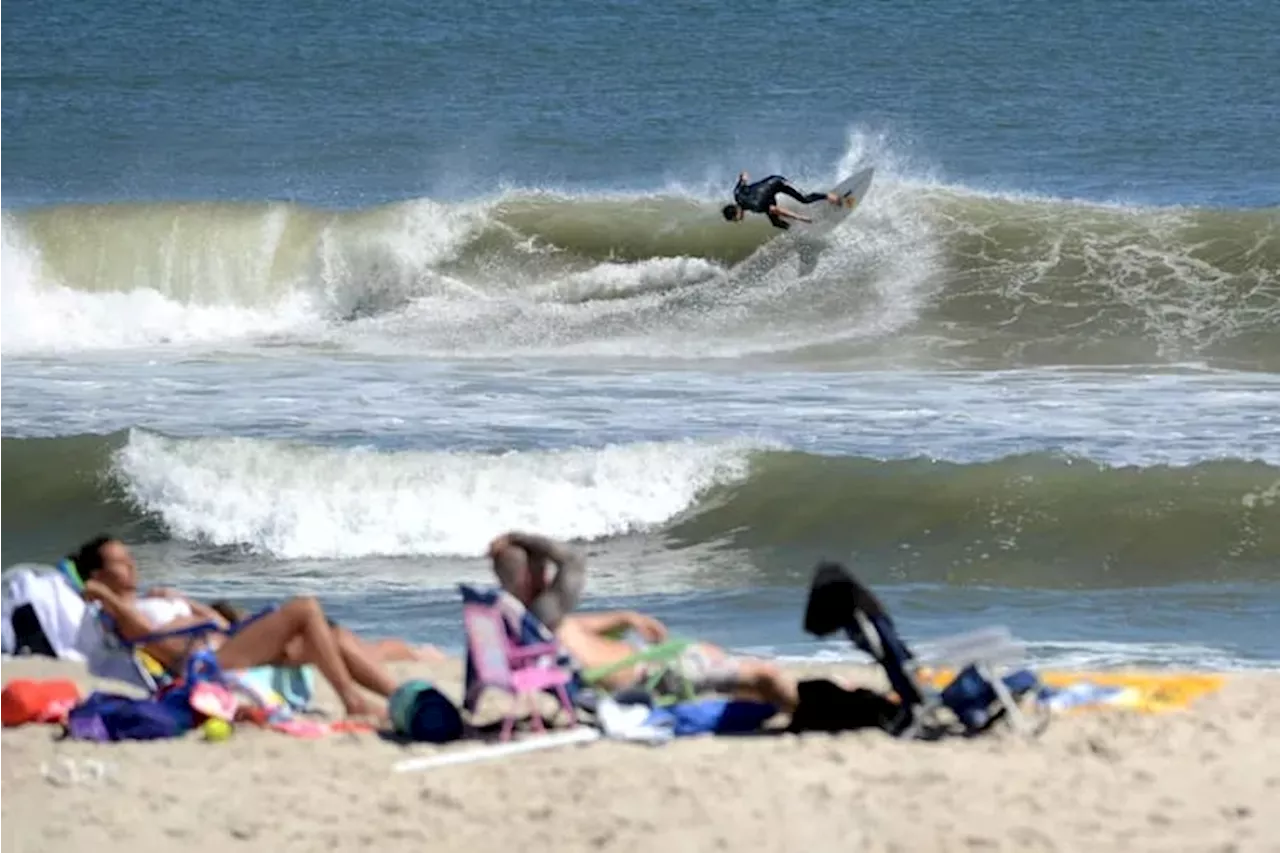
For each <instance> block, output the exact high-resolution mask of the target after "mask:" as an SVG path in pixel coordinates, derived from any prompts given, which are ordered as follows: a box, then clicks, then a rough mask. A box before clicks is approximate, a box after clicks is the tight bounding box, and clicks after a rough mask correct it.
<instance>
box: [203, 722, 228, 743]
mask: <svg viewBox="0 0 1280 853" xmlns="http://www.w3.org/2000/svg"><path fill="white" fill-rule="evenodd" d="M200 731H202V732H204V739H205V740H207V741H209V742H210V743H221V742H222V741H224V740H226V739H227V738H229V737H231V733H232V732H233V731H234V729H233V728H232V726H231V724H230V723H228V722H227V721H226V720H220V719H218V718H217V717H210V718H209V719H207V720H205V721H204V723H203V724H202V725H201V726H200Z"/></svg>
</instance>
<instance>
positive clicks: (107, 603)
mask: <svg viewBox="0 0 1280 853" xmlns="http://www.w3.org/2000/svg"><path fill="white" fill-rule="evenodd" d="M69 559H70V560H71V562H72V563H74V565H75V568H76V571H77V573H78V574H79V575H80V578H81V580H82V581H83V582H84V597H85V598H86V599H87V600H89V601H99V602H101V603H102V607H103V609H104V610H105V611H106V612H107V614H108V615H110V616H111V618H112V619H114V620H115V622H116V629H117V630H118V631H119V632H120V635H121V636H122V637H123V638H124V639H126V640H136V639H140V638H142V637H145V636H147V635H148V634H152V633H155V632H157V631H166V632H167V631H176V630H179V629H181V628H184V627H188V626H192V625H197V624H200V623H204V622H210V621H212V622H215V623H217V624H218V625H219V626H221V627H222V628H224V629H226V628H229V627H230V624H229V623H228V622H227V620H226V619H225V618H223V617H222V616H221V615H220V614H219V613H217V612H216V611H215V610H213V609H212V608H211V607H208V606H206V605H204V604H201V603H200V602H198V601H195V600H193V599H189V598H185V597H183V596H181V595H179V594H177V593H174V592H172V591H169V590H153V591H152V592H153V593H160V595H155V594H153V595H149V596H145V597H143V596H139V595H138V568H137V565H136V564H135V563H134V561H133V556H132V555H131V554H130V553H129V549H128V548H127V547H125V545H124V543H123V542H121V541H119V540H117V539H113V538H111V537H110V536H98V537H97V538H95V539H92V540H90V541H89V542H86V543H85V544H84V545H82V546H81V547H80V549H79V550H78V551H77V552H76V553H75V554H74V555H72V556H71V557H70V558H69ZM343 634H345V635H346V637H345V638H344V636H343ZM349 637H350V633H349V632H342V633H339V632H336V631H334V630H333V628H331V627H330V624H329V622H328V620H327V619H326V618H325V615H324V610H323V608H321V606H320V603H319V602H318V601H316V600H315V599H314V598H312V597H310V596H303V597H299V598H291V599H289V600H288V601H286V602H285V603H284V604H282V605H280V607H279V608H278V609H276V610H275V611H273V612H271V613H268V614H266V615H265V616H260V617H258V618H257V619H254V620H253V621H251V622H249V623H248V624H247V625H244V626H243V627H241V628H239V629H237V630H236V632H235V633H234V634H230V635H225V634H220V633H218V632H213V633H212V634H211V636H210V637H209V642H210V645H211V646H212V648H213V649H214V653H215V655H216V656H217V659H218V664H219V666H221V667H223V668H224V669H246V668H248V667H254V666H262V665H266V664H275V665H295V664H299V663H310V664H315V666H316V668H318V669H319V670H320V672H321V673H322V674H323V675H324V677H325V678H326V679H327V680H328V681H329V683H330V684H331V685H332V686H333V689H334V690H335V691H336V692H337V694H338V698H339V699H341V700H342V705H343V707H344V708H345V709H346V712H347V714H348V715H349V716H373V715H381V713H382V712H381V711H380V710H379V709H378V708H377V707H375V706H374V705H373V704H372V703H371V702H370V701H369V700H368V698H366V696H365V695H364V694H363V693H362V692H361V691H360V687H364V688H366V689H368V690H370V691H372V692H374V693H376V694H378V695H380V696H382V697H384V698H386V697H389V696H390V695H391V694H392V693H393V692H394V691H395V689H396V687H397V685H396V682H395V679H394V678H393V677H392V675H391V673H389V672H388V671H387V670H386V669H385V668H384V667H383V666H382V665H381V664H380V663H379V662H378V661H377V660H374V659H373V658H372V657H371V656H370V655H369V654H368V651H367V650H366V649H365V648H364V647H363V646H362V645H361V644H360V643H358V642H351V641H350V640H349V639H347V638H349ZM143 648H144V649H145V651H146V652H147V653H148V654H150V655H151V656H152V657H154V658H156V660H158V661H160V663H161V664H163V665H164V666H165V668H166V669H168V670H169V671H170V672H181V671H182V669H183V665H184V664H185V662H186V657H187V655H188V654H189V653H190V651H191V643H190V640H189V639H188V638H186V637H172V638H168V639H163V640H159V641H156V642H153V643H148V644H147V645H145V646H144V647H143Z"/></svg>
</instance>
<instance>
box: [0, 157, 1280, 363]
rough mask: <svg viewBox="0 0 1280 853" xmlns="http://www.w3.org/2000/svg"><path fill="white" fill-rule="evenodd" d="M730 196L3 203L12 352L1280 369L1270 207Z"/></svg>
mask: <svg viewBox="0 0 1280 853" xmlns="http://www.w3.org/2000/svg"><path fill="white" fill-rule="evenodd" d="M717 201H718V200H717V199H713V198H710V197H705V198H704V197H701V196H696V195H689V194H679V193H675V192H672V193H666V194H656V195H630V196H570V195H564V194H555V193H547V192H519V191H511V192H508V193H505V194H503V195H501V196H498V197H496V198H491V199H486V200H477V201H472V202H467V203H458V204H444V203H439V202H435V201H431V200H427V199H418V200H410V201H405V202H398V203H394V204H387V205H383V206H378V207H373V208H368V209H361V210H349V211H329V210H321V209H316V208H309V207H304V206H299V205H295V204H290V203H266V202H263V203H243V204H230V203H156V204H114V205H96V206H94V205H70V206H59V207H52V208H45V209H36V210H28V211H21V212H12V211H10V212H6V213H5V214H4V219H3V242H4V281H3V293H4V312H3V324H4V329H3V331H4V335H3V338H4V351H5V353H6V354H21V353H33V352H49V351H75V350H92V349H103V348H113V347H114V348H122V347H123V348H132V347H153V346H161V345H166V344H180V345H201V344H209V343H215V342H216V343H220V344H225V343H227V342H228V341H234V340H237V339H239V340H243V341H246V342H248V343H249V344H250V345H252V344H255V343H261V342H263V341H266V342H269V343H272V344H276V345H280V344H289V343H297V344H302V345H314V344H317V343H320V344H327V345H333V346H339V347H353V348H360V349H365V348H370V347H372V348H379V347H387V348H392V349H407V350H411V351H415V352H423V353H438V354H444V355H449V356H471V355H475V356H492V355H510V354H574V353H591V354H606V355H618V356H636V357H653V356H659V357H669V358H689V357H706V356H720V357H734V356H740V355H745V354H768V355H773V356H774V357H778V358H782V359H788V360H799V361H805V362H808V361H826V360H832V361H852V360H859V359H876V358H892V359H895V360H908V361H910V360H916V361H920V362H922V363H937V362H939V361H941V362H944V363H954V364H965V365H974V366H984V367H1000V366H1008V365H1027V364H1056V363H1075V364H1079V363H1096V364H1105V363H1125V364H1132V363H1144V362H1169V361H1199V360H1210V361H1219V362H1222V363H1223V364H1224V365H1227V366H1232V367H1246V368H1248V367H1253V368H1260V369H1276V368H1278V367H1280V210H1277V209H1274V208H1273V209H1261V210H1209V209H1184V208H1133V207H1121V206H1114V205H1111V206H1108V205H1097V204H1086V203H1081V202H1075V201H1066V200H1059V199H1028V198H1017V197H1007V196H996V195H984V194H981V193H977V192H973V191H969V190H965V189H961V188H948V187H941V186H937V185H931V184H922V183H919V182H913V181H911V180H906V179H904V178H901V177H899V176H896V175H894V174H893V172H892V170H891V169H885V170H884V173H883V174H877V177H876V180H875V182H874V183H873V184H872V189H871V192H870V193H869V194H868V196H867V198H866V200H865V202H864V203H863V205H862V206H861V207H860V208H859V209H858V210H857V211H855V213H854V214H853V215H852V216H850V217H849V219H848V220H846V222H844V223H843V224H841V226H840V227H839V228H837V229H836V230H835V231H834V232H832V233H831V234H830V235H828V236H827V237H826V238H824V239H823V240H821V241H807V240H805V239H803V238H802V236H800V234H801V228H800V227H797V229H796V231H795V232H794V233H793V235H789V236H787V237H783V238H779V239H772V238H774V237H775V233H774V232H773V230H772V229H771V228H770V227H769V226H768V224H767V223H765V222H764V221H763V220H761V221H754V220H753V221H749V222H746V223H743V224H740V225H736V226H735V225H729V224H727V223H725V222H723V220H721V219H720V218H719V216H718V213H717V211H716V209H715V207H716V204H717Z"/></svg>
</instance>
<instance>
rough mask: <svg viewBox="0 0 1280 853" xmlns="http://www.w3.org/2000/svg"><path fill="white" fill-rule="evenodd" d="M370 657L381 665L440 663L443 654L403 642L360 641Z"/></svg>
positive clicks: (390, 640)
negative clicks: (394, 663) (409, 662)
mask: <svg viewBox="0 0 1280 853" xmlns="http://www.w3.org/2000/svg"><path fill="white" fill-rule="evenodd" d="M361 643H363V644H364V647H365V648H366V649H367V650H368V651H369V653H370V656H371V657H373V658H374V659H376V660H380V661H382V662H383V663H393V662H395V661H441V660H444V658H445V654H444V652H442V651H440V650H439V649H437V648H436V647H435V646H411V645H409V644H408V643H406V642H405V641H404V640H395V639H385V640H361Z"/></svg>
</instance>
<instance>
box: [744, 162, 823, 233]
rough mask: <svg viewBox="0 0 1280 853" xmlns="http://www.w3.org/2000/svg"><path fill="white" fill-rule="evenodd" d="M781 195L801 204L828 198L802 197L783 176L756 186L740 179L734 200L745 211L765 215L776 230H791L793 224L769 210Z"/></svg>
mask: <svg viewBox="0 0 1280 853" xmlns="http://www.w3.org/2000/svg"><path fill="white" fill-rule="evenodd" d="M779 194H782V195H785V196H790V197H791V198H794V199H795V200H796V201H798V202H800V203H801V204H813V203H814V202H815V201H822V200H824V199H826V197H827V194H826V193H809V194H808V195H801V194H800V193H799V192H797V191H796V188H795V187H793V186H791V185H790V184H788V183H787V179H786V178H784V177H782V176H781V175H770V176H769V177H767V178H764V179H763V180H759V181H756V182H755V183H754V184H748V183H747V182H746V181H744V180H742V178H741V177H739V178H738V183H737V185H736V186H735V187H734V188H733V200H734V202H735V203H736V204H737V205H738V207H740V208H742V209H743V210H750V211H752V212H753V213H763V214H765V215H766V216H768V217H769V221H770V222H772V223H773V227H774V228H790V227H791V223H789V222H787V221H786V220H784V219H782V218H781V217H779V216H778V215H777V214H776V213H773V212H772V211H771V210H770V209H769V208H771V207H773V205H774V203H775V201H776V200H777V198H778V195H779Z"/></svg>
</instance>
